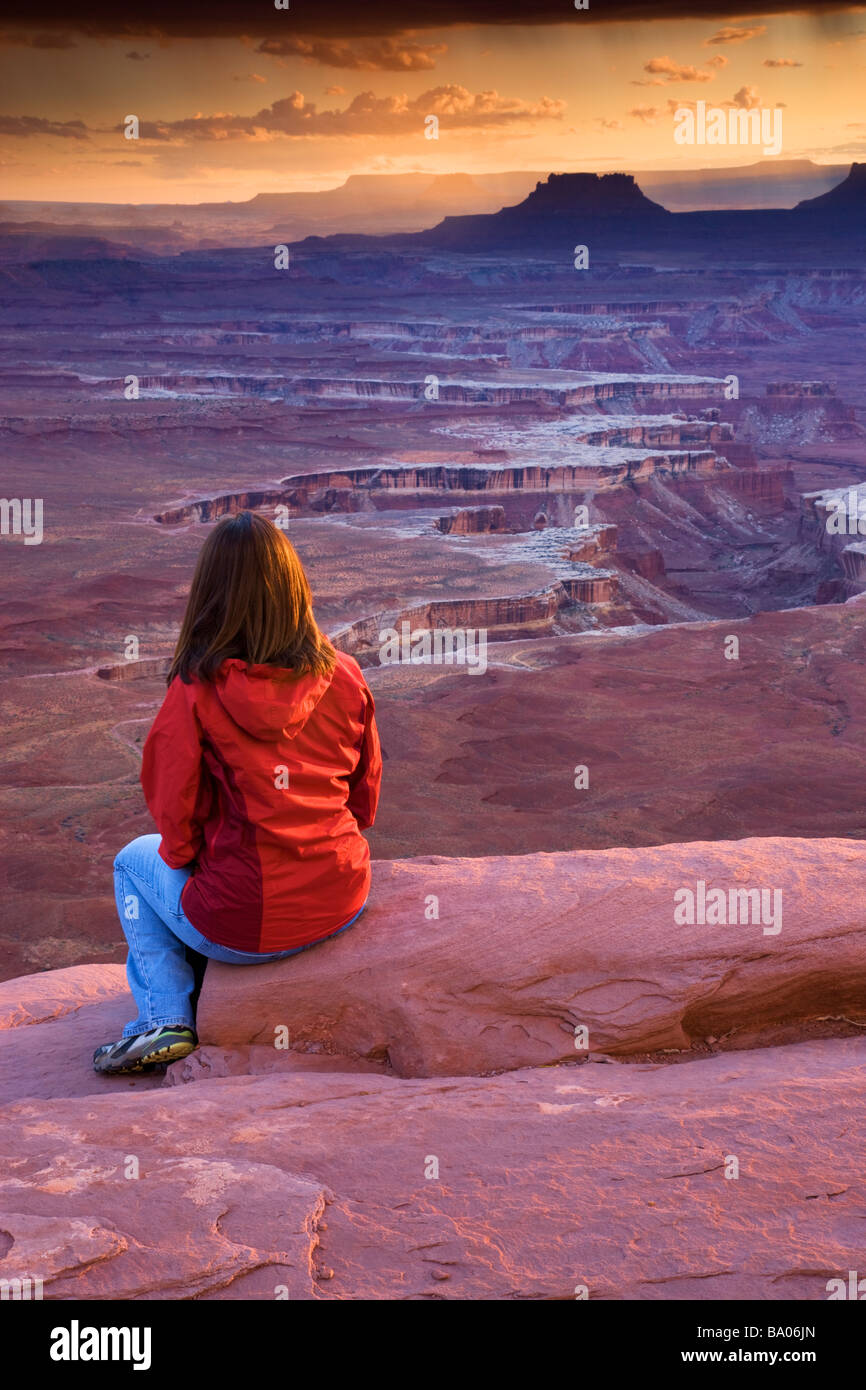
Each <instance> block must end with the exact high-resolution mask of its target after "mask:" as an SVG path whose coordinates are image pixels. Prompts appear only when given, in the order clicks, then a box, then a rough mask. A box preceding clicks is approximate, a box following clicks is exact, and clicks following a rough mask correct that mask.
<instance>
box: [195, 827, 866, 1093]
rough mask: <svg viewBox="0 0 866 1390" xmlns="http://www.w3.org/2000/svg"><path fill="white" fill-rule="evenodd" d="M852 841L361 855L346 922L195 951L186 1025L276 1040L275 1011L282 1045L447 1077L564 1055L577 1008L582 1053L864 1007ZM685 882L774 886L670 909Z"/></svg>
mask: <svg viewBox="0 0 866 1390" xmlns="http://www.w3.org/2000/svg"><path fill="white" fill-rule="evenodd" d="M864 851H866V844H864V843H863V842H860V841H851V840H838V839H836V840H792V839H781V838H779V839H750V840H740V841H735V842H718V843H700V842H698V843H692V844H680V845H666V846H662V847H658V848H652V849H646V848H644V849H639V850H629V849H616V850H605V851H600V852H574V853H559V854H533V855H524V856H520V857H512V858H505V859H438V858H430V859H413V860H398V861H394V862H391V863H385V862H377V863H375V864H374V870H373V872H374V880H373V892H372V895H371V905H370V907H369V908H368V909H367V912H366V913H365V915H364V917H362V919H361V921H360V923H359V924H358V927H357V928H356V929H352V930H351V931H350V932H348V933H346V935H345V936H343V937H339V938H337V939H335V940H334V941H332V942H326V943H324V944H323V945H321V946H319V947H316V948H315V949H314V950H312V951H309V952H307V953H305V954H304V955H301V956H297V957H294V958H292V959H290V960H288V961H285V962H280V963H276V964H271V965H262V966H256V967H253V968H249V969H247V968H244V969H242V970H241V969H238V968H237V967H231V966H225V965H219V964H211V965H209V967H208V971H207V975H206V978H205V984H204V989H203V991H202V996H201V1000H200V1006H199V1032H200V1037H201V1040H202V1042H203V1043H204V1044H206V1045H213V1046H215V1047H220V1048H224V1047H230V1046H235V1045H242V1044H249V1043H253V1044H260V1045H262V1046H269V1047H273V1045H274V1040H275V1036H276V1031H275V1030H277V1029H279V1028H281V1027H283V1028H285V1029H287V1030H288V1035H289V1041H290V1047H291V1048H292V1049H294V1050H296V1051H299V1052H305V1051H314V1052H319V1051H325V1052H330V1053H335V1054H340V1055H344V1056H349V1057H358V1058H365V1059H367V1060H369V1061H380V1062H381V1061H384V1062H386V1063H387V1064H388V1065H389V1066H390V1067H391V1068H392V1069H393V1070H394V1071H395V1072H396V1073H398V1074H400V1075H402V1076H436V1075H450V1076H458V1075H465V1074H470V1073H471V1074H479V1073H492V1072H500V1071H507V1070H512V1069H516V1068H519V1067H528V1066H538V1065H546V1064H550V1063H554V1062H559V1061H566V1060H572V1061H573V1060H575V1058H576V1057H578V1058H579V1057H580V1056H581V1055H585V1054H581V1053H578V1052H576V1050H575V1036H574V1030H575V1027H579V1026H581V1025H584V1026H585V1027H586V1028H587V1029H588V1051H589V1052H590V1053H605V1054H609V1055H619V1056H637V1055H641V1054H649V1053H658V1052H661V1051H663V1050H667V1049H670V1050H679V1049H688V1048H690V1047H691V1046H692V1045H693V1044H695V1043H700V1042H703V1040H705V1039H708V1038H709V1039H710V1040H711V1042H713V1043H715V1042H716V1040H720V1041H721V1042H722V1043H723V1044H724V1045H726V1046H732V1047H744V1046H751V1045H753V1044H754V1043H756V1042H758V1043H760V1042H762V1041H763V1042H765V1043H766V1042H777V1041H788V1040H796V1039H797V1038H798V1037H804V1036H808V1035H809V1031H808V1029H809V1026H810V1025H812V1026H814V1025H816V1024H818V1023H820V1022H821V1021H823V1020H827V1019H830V1020H847V1022H848V1024H849V1025H850V1024H851V1023H854V1024H856V1023H864V1024H866V908H864V905H863V894H862V886H863V867H864ZM698 881H704V882H705V883H706V884H707V887H708V890H709V889H710V888H723V889H725V890H729V889H731V888H741V889H753V888H759V889H760V888H764V889H769V890H771V891H774V890H780V891H781V895H782V926H781V931H780V932H779V933H778V934H767V933H765V930H764V927H763V926H762V925H761V924H760V923H757V924H752V923H747V924H739V925H725V926H721V925H716V926H709V925H705V926H699V925H695V926H678V925H676V924H675V922H674V893H675V892H676V890H678V889H680V888H685V887H690V888H691V889H692V890H695V888H696V884H697V882H698ZM431 895H433V896H435V898H436V899H438V912H439V916H438V919H435V920H428V919H427V918H426V917H425V911H429V910H430V907H429V904H430V900H431ZM838 1030H839V1031H843V1024H842V1023H841V1022H840V1023H839V1024H838ZM831 1031H832V1027H831Z"/></svg>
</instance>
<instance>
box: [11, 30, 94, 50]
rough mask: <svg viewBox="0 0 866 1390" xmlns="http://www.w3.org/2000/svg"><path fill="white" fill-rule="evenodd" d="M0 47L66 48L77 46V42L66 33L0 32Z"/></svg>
mask: <svg viewBox="0 0 866 1390" xmlns="http://www.w3.org/2000/svg"><path fill="white" fill-rule="evenodd" d="M0 47H2V48H12V47H16V48H42V49H45V48H49V49H66V48H77V47H78V44H77V43H76V42H75V40H74V39H72V38H70V37H69V35H68V34H21V33H18V32H17V31H16V32H14V33H4V34H0Z"/></svg>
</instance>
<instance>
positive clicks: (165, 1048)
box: [93, 1026, 198, 1076]
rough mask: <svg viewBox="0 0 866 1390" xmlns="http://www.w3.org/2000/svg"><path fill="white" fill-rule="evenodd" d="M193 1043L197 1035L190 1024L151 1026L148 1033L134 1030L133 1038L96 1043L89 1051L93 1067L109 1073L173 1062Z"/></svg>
mask: <svg viewBox="0 0 866 1390" xmlns="http://www.w3.org/2000/svg"><path fill="white" fill-rule="evenodd" d="M197 1046H198V1038H197V1037H196V1035H195V1033H194V1032H193V1030H192V1029H191V1028H185V1027H182V1026H171V1027H168V1028H151V1030H150V1032H149V1033H136V1035H135V1037H134V1038H121V1039H120V1041H119V1042H116V1043H106V1044H105V1045H104V1046H103V1047H98V1048H97V1049H96V1051H95V1052H94V1054H93V1070H94V1071H98V1072H102V1073H104V1074H106V1075H111V1076H119V1075H122V1074H123V1073H125V1072H137V1071H145V1070H146V1071H150V1070H151V1069H152V1068H153V1067H154V1066H155V1065H157V1064H158V1063H160V1062H177V1061H178V1060H179V1059H180V1058H181V1057H187V1056H189V1054H190V1052H192V1051H194V1049H195V1048H196V1047H197Z"/></svg>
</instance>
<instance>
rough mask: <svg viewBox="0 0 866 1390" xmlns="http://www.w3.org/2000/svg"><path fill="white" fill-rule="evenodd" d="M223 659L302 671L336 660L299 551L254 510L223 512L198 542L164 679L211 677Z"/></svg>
mask: <svg viewBox="0 0 866 1390" xmlns="http://www.w3.org/2000/svg"><path fill="white" fill-rule="evenodd" d="M226 657H239V658H240V659H241V660H242V661H246V662H248V663H249V664H251V665H259V664H263V665H273V666H283V667H291V668H292V669H293V670H294V671H296V672H297V673H298V674H299V675H302V674H303V675H306V674H308V673H311V674H315V675H327V674H328V673H329V672H330V671H332V670H333V669H334V662H335V660H336V656H335V653H334V648H333V647H332V646H331V643H330V642H329V641H328V639H327V637H325V636H324V634H323V633H322V632H320V631H319V628H318V625H317V624H316V620H315V618H314V617H313V601H312V596H311V594H310V586H309V583H308V582H307V576H306V574H305V573H304V567H303V565H302V564H301V561H300V559H299V557H298V554H297V551H296V550H295V548H294V546H293V545H292V544H291V542H290V541H289V539H288V537H287V536H286V535H284V533H283V532H282V531H281V530H279V528H278V527H276V526H274V524H273V523H272V522H270V521H268V519H267V518H266V517H263V516H258V515H256V514H255V513H253V512H238V513H237V514H236V515H235V516H227V517H223V519H222V521H220V522H219V524H218V525H217V526H216V527H215V528H214V530H213V531H212V532H211V533H210V535H209V536H208V538H207V540H206V541H205V543H204V545H203V546H202V548H201V551H200V553H199V557H198V564H197V565H196V568H195V574H194V575H193V580H192V585H191V588H190V591H189V600H188V602H187V605H186V613H185V615H184V619H183V625H182V627H181V630H180V636H179V638H178V640H177V646H176V648H175V652H174V659H173V660H172V663H171V668H170V670H169V673H168V680H169V682H171V681H172V680H173V678H174V677H175V676H177V675H179V676H180V678H181V680H183V681H185V682H186V683H187V684H189V682H190V680H191V678H192V677H193V676H198V677H199V679H200V680H213V678H214V675H215V674H216V671H217V670H218V668H219V666H220V663H221V662H222V661H224V660H225V658H226Z"/></svg>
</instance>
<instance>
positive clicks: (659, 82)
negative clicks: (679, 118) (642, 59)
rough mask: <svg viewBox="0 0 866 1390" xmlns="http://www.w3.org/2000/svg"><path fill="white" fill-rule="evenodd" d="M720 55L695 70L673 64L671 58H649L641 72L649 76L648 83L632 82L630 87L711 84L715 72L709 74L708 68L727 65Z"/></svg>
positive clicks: (686, 64)
mask: <svg viewBox="0 0 866 1390" xmlns="http://www.w3.org/2000/svg"><path fill="white" fill-rule="evenodd" d="M727 61H728V60H727V58H725V57H724V56H723V55H722V54H721V53H720V54H718V55H717V56H716V57H715V58H710V59H709V61H708V62H707V65H706V67H705V68H697V67H695V66H694V65H693V64H691V63H685V64H684V63H675V62H674V60H673V58H668V57H667V56H665V57H663V58H650V60H649V62H648V63H644V65H643V70H644V72H648V73H649V74H650V76H651V80H650V81H649V82H646V81H642V80H638V79H636V80H634V81H632V83H631V86H632V87H664V86H665V85H666V84H667V83H669V82H712V81H714V79H715V76H716V74H715V72H709V71H708V70H707V69H708V68H721V67H724V65H725V63H727Z"/></svg>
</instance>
